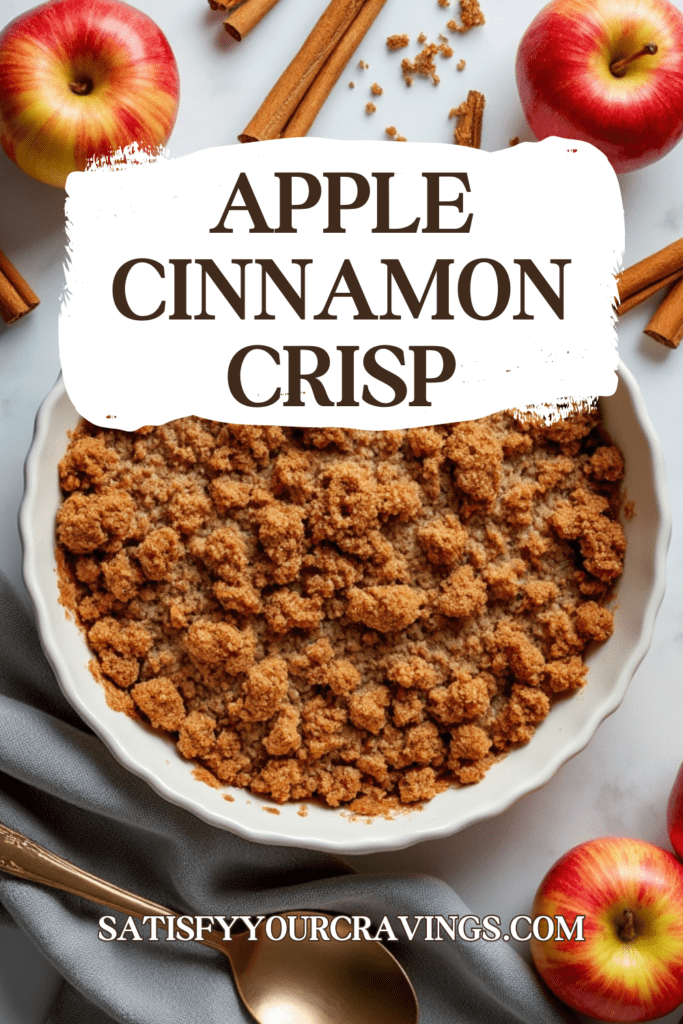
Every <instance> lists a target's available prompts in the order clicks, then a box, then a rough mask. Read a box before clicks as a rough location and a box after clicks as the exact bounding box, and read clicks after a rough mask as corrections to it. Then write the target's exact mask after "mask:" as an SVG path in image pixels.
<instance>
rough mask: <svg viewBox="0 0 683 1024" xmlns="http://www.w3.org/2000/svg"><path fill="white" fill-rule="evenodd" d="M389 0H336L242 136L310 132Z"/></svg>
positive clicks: (265, 137)
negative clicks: (357, 49) (345, 69)
mask: <svg viewBox="0 0 683 1024" xmlns="http://www.w3.org/2000/svg"><path fill="white" fill-rule="evenodd" d="M385 3H386V0H331V3H330V4H329V5H328V7H327V8H326V10H325V11H324V12H323V14H322V16H321V17H320V19H319V20H318V22H317V23H316V24H315V26H314V27H313V30H312V31H311V33H310V35H309V36H308V38H307V39H306V41H305V42H304V44H303V46H302V47H301V49H300V50H299V52H298V53H297V55H296V57H295V58H294V60H293V61H292V62H291V63H290V65H289V67H287V68H286V69H285V71H283V73H282V75H280V78H279V79H278V80H277V82H276V83H275V85H274V86H273V88H272V89H271V90H270V92H269V93H268V95H267V96H266V98H265V100H264V101H263V103H262V104H261V106H260V107H259V109H258V110H257V111H256V113H255V114H254V116H253V117H252V119H251V121H250V122H249V124H248V125H247V127H246V128H245V129H244V131H243V132H242V134H241V135H240V136H238V138H239V141H240V142H263V141H266V140H268V139H277V138H280V137H281V136H285V137H287V138H291V137H294V136H296V137H299V136H302V135H305V134H306V133H307V132H308V130H309V128H310V127H311V125H312V124H313V122H314V120H315V118H316V116H317V114H318V113H319V111H320V109H321V107H322V105H323V103H324V102H325V100H326V99H327V97H328V96H329V94H330V91H331V89H332V87H333V86H334V84H335V82H336V81H337V79H338V78H339V76H340V75H341V73H342V71H343V70H344V67H345V66H346V64H347V63H348V61H349V60H350V58H351V56H352V55H353V53H354V51H355V50H356V48H357V47H358V45H359V44H360V42H361V40H362V39H363V37H364V36H365V34H366V32H367V31H368V29H369V28H370V26H371V25H372V23H373V21H374V20H375V18H376V17H377V15H378V14H379V12H380V11H381V9H382V7H384V4H385ZM309 91H310V93H311V95H310V97H309V96H308V93H309ZM299 108H301V109H299Z"/></svg>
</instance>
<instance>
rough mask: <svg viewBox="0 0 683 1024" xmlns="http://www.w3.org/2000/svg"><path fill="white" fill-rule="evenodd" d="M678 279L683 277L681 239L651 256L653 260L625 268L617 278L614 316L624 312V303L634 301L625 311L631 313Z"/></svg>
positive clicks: (646, 258) (647, 258) (648, 258)
mask: <svg viewBox="0 0 683 1024" xmlns="http://www.w3.org/2000/svg"><path fill="white" fill-rule="evenodd" d="M681 276H683V238H679V239H678V240H677V241H675V242H672V243H671V245H667V246H665V247H664V248H663V249H660V250H659V251H658V252H655V253H653V254H652V256H646V257H645V259H644V260H640V262H638V263H634V265H633V266H632V267H628V268H627V269H626V270H624V271H622V273H621V274H619V275H618V276H617V286H618V288H619V305H618V306H617V312H618V313H620V314H621V313H625V312H626V311H627V310H626V309H625V308H623V307H624V306H625V305H626V300H627V299H633V300H634V301H633V302H631V303H630V304H629V306H628V309H633V307H634V306H637V305H639V303H640V302H644V301H645V299H646V298H649V297H650V295H653V294H654V292H656V291H658V290H659V288H664V287H665V286H666V285H667V284H670V283H671V281H674V280H676V278H677V277H681ZM645 293H647V294H645Z"/></svg>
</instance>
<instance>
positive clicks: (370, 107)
mask: <svg viewBox="0 0 683 1024" xmlns="http://www.w3.org/2000/svg"><path fill="white" fill-rule="evenodd" d="M376 110H377V105H376V104H375V103H372V102H370V103H366V104H365V113H366V114H374V113H375V111H376Z"/></svg>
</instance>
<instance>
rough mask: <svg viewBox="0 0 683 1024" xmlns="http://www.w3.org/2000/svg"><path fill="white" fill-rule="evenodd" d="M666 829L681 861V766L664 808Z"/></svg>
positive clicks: (682, 853) (682, 783)
mask: <svg viewBox="0 0 683 1024" xmlns="http://www.w3.org/2000/svg"><path fill="white" fill-rule="evenodd" d="M666 827H667V829H668V831H669V839H670V840H671V845H672V846H673V848H674V850H675V851H676V853H677V854H678V856H679V857H680V858H681V859H683V764H682V765H681V767H680V768H679V769H678V775H677V776H676V781H675V782H674V788H673V789H672V790H671V796H670V797H669V803H668V805H667V808H666Z"/></svg>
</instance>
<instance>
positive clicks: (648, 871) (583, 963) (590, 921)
mask: <svg viewBox="0 0 683 1024" xmlns="http://www.w3.org/2000/svg"><path fill="white" fill-rule="evenodd" d="M540 914H547V915H548V916H550V917H554V916H555V915H560V914H561V915H563V916H564V917H565V918H566V919H567V921H568V922H569V923H570V924H571V922H572V921H573V920H574V918H575V917H576V916H577V915H585V921H584V925H583V932H584V940H583V941H582V942H581V941H577V940H576V939H575V938H572V939H569V940H567V939H562V940H561V941H556V940H555V939H551V940H549V941H547V942H541V941H538V940H537V939H532V940H531V951H532V954H533V958H534V963H535V964H536V967H537V968H538V970H539V972H540V974H541V977H542V978H543V980H544V981H545V983H546V984H547V985H548V987H549V988H550V989H551V990H552V991H553V992H554V993H555V994H556V995H557V996H558V997H559V998H560V999H561V1000H562V1001H563V1002H564V1003H566V1004H567V1005H568V1006H570V1007H572V1008H573V1009H574V1010H578V1012H579V1013H584V1014H587V1015H588V1016H589V1017H596V1018H597V1019H598V1020H604V1021H619V1022H627V1021H648V1020H654V1019H655V1018H656V1017H663V1016H664V1015H665V1014H667V1013H670V1012H671V1011H672V1010H674V1009H675V1008H676V1007H677V1006H678V1005H679V1004H680V1003H681V1002H683V865H681V864H680V863H679V862H678V861H677V860H676V858H675V857H674V856H673V854H671V853H668V852H667V851H666V850H660V849H659V848H658V847H656V846H652V845H651V844H650V843H644V842H641V841H639V840H637V839H595V840H593V841H592V842H588V843H583V844H582V845H581V846H576V847H574V849H573V850H570V851H569V853H566V854H565V855H564V857H561V858H560V860H558V862H557V863H556V864H555V865H554V866H553V867H552V868H551V869H550V871H549V872H548V874H547V875H546V876H545V878H544V879H543V881H542V882H541V886H540V888H539V890H538V892H537V894H536V899H535V901H534V908H533V915H534V916H537V915H540Z"/></svg>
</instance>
